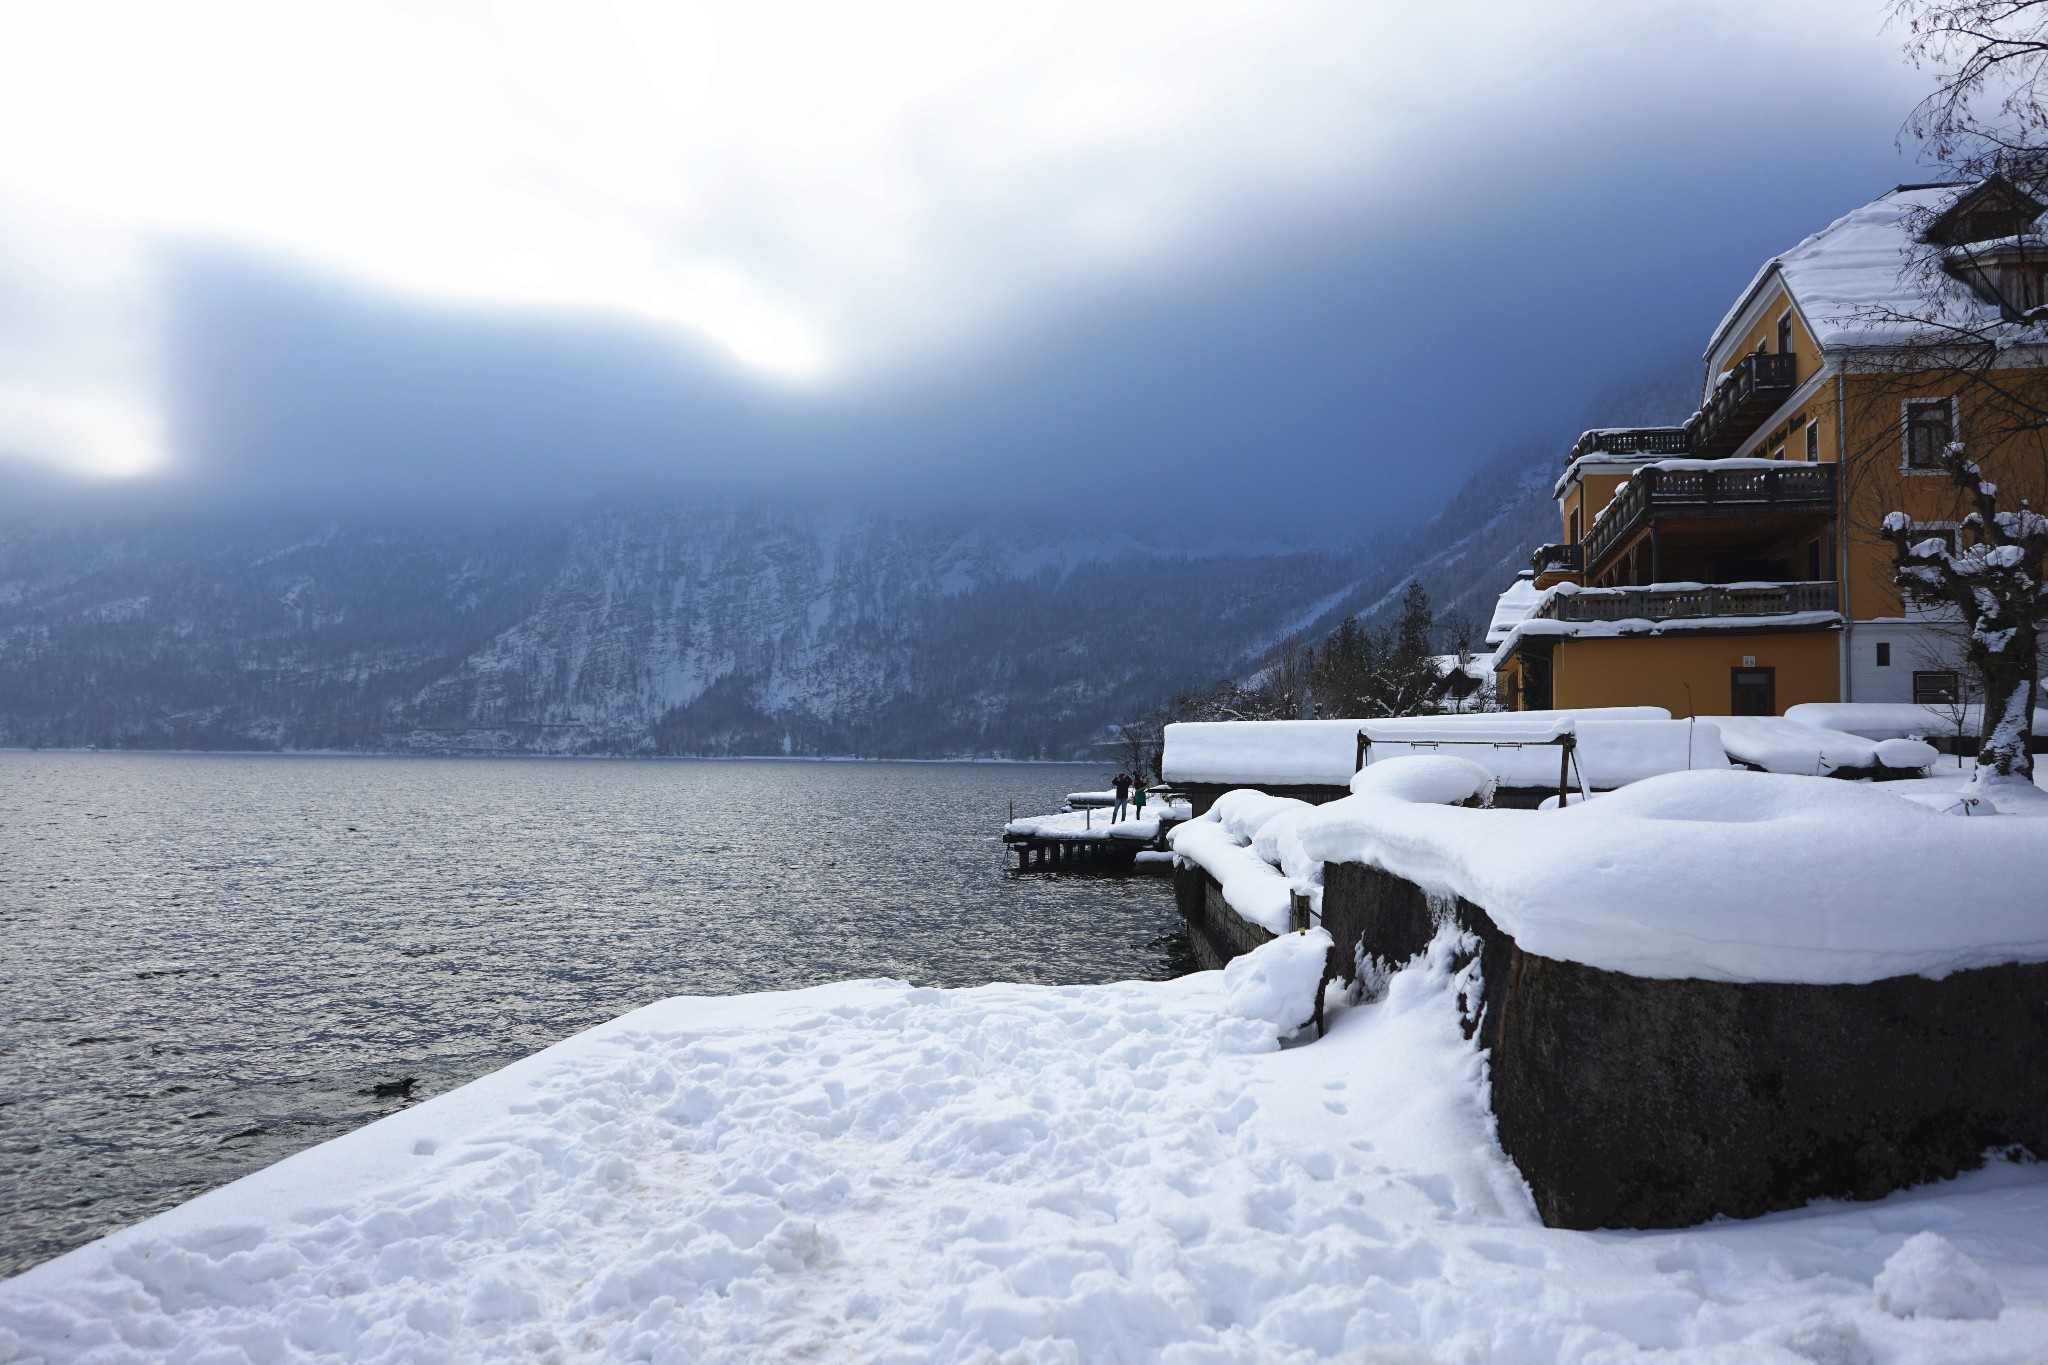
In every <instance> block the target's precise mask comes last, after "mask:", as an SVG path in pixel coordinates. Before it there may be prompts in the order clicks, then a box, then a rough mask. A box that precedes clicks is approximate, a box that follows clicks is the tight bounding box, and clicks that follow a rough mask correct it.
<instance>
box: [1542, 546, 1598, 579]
mask: <svg viewBox="0 0 2048 1365" xmlns="http://www.w3.org/2000/svg"><path fill="white" fill-rule="evenodd" d="M1529 567H1530V568H1532V569H1534V570H1535V571H1536V572H1537V573H1539V574H1543V573H1579V572H1582V571H1583V570H1584V569H1585V567H1586V550H1585V547H1584V546H1582V545H1544V546H1541V547H1539V548H1538V549H1537V551H1536V553H1535V554H1533V555H1530V556H1529Z"/></svg>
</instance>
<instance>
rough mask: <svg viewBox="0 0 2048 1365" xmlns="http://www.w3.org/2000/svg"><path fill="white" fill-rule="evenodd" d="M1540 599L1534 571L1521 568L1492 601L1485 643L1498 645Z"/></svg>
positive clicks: (1541, 598) (1541, 595)
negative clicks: (1502, 591)
mask: <svg viewBox="0 0 2048 1365" xmlns="http://www.w3.org/2000/svg"><path fill="white" fill-rule="evenodd" d="M1542 600H1543V594H1542V593H1541V592H1540V591H1538V589H1537V587H1536V574H1535V571H1534V570H1528V569H1525V570H1523V571H1522V573H1521V574H1520V575H1519V576H1518V577H1516V579H1515V581H1514V582H1512V583H1510V584H1508V590H1507V591H1506V592H1504V593H1502V594H1501V595H1500V597H1499V599H1498V600H1497V601H1495V602H1494V604H1493V619H1492V620H1491V621H1490V622H1488V623H1487V626H1486V643H1488V644H1490V645H1498V644H1499V643H1500V642H1501V641H1503V640H1505V639H1507V638H1508V632H1510V631H1512V630H1513V629H1514V628H1515V627H1516V626H1518V625H1520V624H1521V623H1522V622H1523V621H1524V620H1526V619H1527V618H1528V615H1529V613H1530V612H1532V611H1534V610H1536V604H1537V603H1538V602H1541V601H1542Z"/></svg>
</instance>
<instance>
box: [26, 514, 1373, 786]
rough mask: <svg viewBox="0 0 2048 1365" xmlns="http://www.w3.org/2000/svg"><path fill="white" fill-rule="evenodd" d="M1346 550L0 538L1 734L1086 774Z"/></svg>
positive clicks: (919, 535) (529, 538) (681, 523)
mask: <svg viewBox="0 0 2048 1365" xmlns="http://www.w3.org/2000/svg"><path fill="white" fill-rule="evenodd" d="M1365 573H1366V568H1365V566H1364V565H1362V563H1361V562H1360V561H1359V558H1358V556H1357V555H1355V554H1353V555H1344V554H1321V553H1291V554H1283V553H1254V552H1248V551H1234V552H1222V553H1210V554H1200V555H1198V554H1192V553H1177V552H1170V551H1166V550H1162V549H1159V548H1157V547H1152V546H1148V545H1145V544H1143V543H1140V542H1136V541H1132V540H1128V539H1122V540H1112V541H1092V542H1088V541H1076V540H1073V539H1071V538H1064V539H1063V538H1061V537H1060V536H1059V535H1058V534H1057V533H1056V532H1053V531H1051V530H1039V531H1031V530H1028V529H1026V530H1019V529H1016V528H1009V527H992V526H990V525H989V524H987V523H985V522H984V523H977V522H976V521H974V520H972V519H966V518H951V519H949V518H945V517H939V516H924V517H913V516H894V515H883V514H857V515H856V514H844V513H828V512H824V511H821V510H818V509H814V508H806V507H803V506H801V505H798V504H795V503H773V502H762V501H754V502H722V503H691V502H684V501H673V502H655V503H648V502H641V503H636V504H631V505H628V504H611V505H600V506H594V507H591V508H588V509H585V510H582V511H579V512H577V513H574V514H571V515H564V516H559V517H528V518H524V519H517V520H500V521H495V522H492V521H465V520H461V519H443V520H416V521H411V522H403V521H397V520H390V521H384V522H377V521H374V520H365V519H361V518H352V519H338V520H334V521H329V522H324V523H309V522H307V521H305V520H303V519H294V518H286V517H246V518H242V519H238V520H233V519H231V520H216V521H213V522H211V523H208V524H203V525H202V524H193V523H191V522H188V521H178V522H177V524H176V525H175V526H172V525H167V524H160V523H158V522H153V521H151V520H150V519H148V518H144V517H131V518H129V519H127V520H125V521H120V522H111V521H106V520H99V521H86V520H78V521H74V522H72V523H69V524H59V523H58V521H57V519H53V518H49V517H45V518H41V519H39V521H38V522H37V523H36V524H33V525H22V526H18V527H15V528H12V529H0V744H4V745H13V746H44V745H60V746H80V745H87V744H95V745H99V746H102V747H139V748H166V747H174V748H197V749H289V750H312V749H317V750H374V751H390V752H419V753H462V752H513V753H578V754H580V753H612V754H664V753H673V754H763V753H791V754H861V755H876V756H891V757H943V756H957V755H981V756H1007V757H1061V758H1065V757H1081V756H1086V755H1087V754H1088V753H1089V752H1090V751H1091V747H1092V746H1095V745H1097V744H1098V743H1099V742H1100V741H1101V739H1102V737H1103V734H1104V731H1105V729H1106V727H1108V726H1109V725H1110V724H1111V723H1113V722H1114V721H1116V720H1118V719H1121V718H1124V717H1126V716H1128V715H1131V714H1135V713H1137V712H1139V711H1142V710H1144V709H1145V708H1146V707H1148V706H1149V705H1151V704H1152V703H1153V702H1155V701H1156V700H1158V699H1159V698H1160V697H1162V696H1165V695H1167V694H1170V693H1171V692H1173V691H1175V690H1178V689H1179V688H1182V687H1185V686H1188V685H1189V684H1192V683H1199V682H1206V681H1208V680H1210V679H1213V678H1215V677H1218V676H1221V675H1223V674H1226V673H1229V672H1231V671H1233V670H1237V669H1241V668H1244V667H1246V666H1248V665H1249V663H1250V662H1251V661H1252V660H1254V659H1256V657H1257V656H1258V655H1259V654H1260V653H1261V652H1262V651H1263V650H1264V649H1266V648H1267V647H1268V646H1270V645H1271V644H1272V643H1273V641H1274V640H1275V639H1277V638H1278V635H1279V634H1280V633H1282V632H1281V631H1280V630H1279V629H1278V627H1277V626H1276V623H1285V622H1289V621H1292V620H1295V619H1297V618H1300V617H1301V616H1302V615H1303V614H1304V612H1310V613H1313V611H1314V610H1315V609H1316V608H1317V607H1318V605H1319V604H1321V603H1325V602H1327V601H1332V600H1336V599H1337V598H1339V597H1341V596H1343V595H1345V594H1346V593H1347V592H1348V591H1350V590H1352V589H1353V588H1355V586H1356V585H1357V583H1358V582H1359V581H1360V580H1361V579H1362V578H1363V577H1364V576H1365Z"/></svg>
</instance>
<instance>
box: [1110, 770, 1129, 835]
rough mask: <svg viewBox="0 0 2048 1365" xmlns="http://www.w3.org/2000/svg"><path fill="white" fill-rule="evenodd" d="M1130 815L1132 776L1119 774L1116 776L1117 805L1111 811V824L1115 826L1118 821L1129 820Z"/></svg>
mask: <svg viewBox="0 0 2048 1365" xmlns="http://www.w3.org/2000/svg"><path fill="white" fill-rule="evenodd" d="M1130 813H1131V775H1130V774H1129V773H1118V774H1117V775H1116V805H1115V806H1114V807H1113V808H1112V809H1111V810H1110V813H1109V819H1110V823H1111V824H1115V823H1116V822H1117V821H1119V820H1122V819H1125V818H1127V817H1128V816H1129V815H1130Z"/></svg>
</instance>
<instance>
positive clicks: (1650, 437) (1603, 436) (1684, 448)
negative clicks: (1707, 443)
mask: <svg viewBox="0 0 2048 1365" xmlns="http://www.w3.org/2000/svg"><path fill="white" fill-rule="evenodd" d="M1602 451H1605V452H1607V453H1609V454H1613V455H1687V454H1690V453H1691V452H1692V446H1691V437H1690V436H1689V435H1688V433H1687V431H1686V429H1685V428H1684V427H1601V428H1597V429H1595V430H1593V431H1588V432H1586V433H1584V434H1583V435H1581V436H1580V437H1579V439H1578V441H1577V443H1576V444H1574V445H1573V446H1572V448H1571V453H1570V454H1568V455H1566V456H1565V457H1564V462H1565V463H1566V464H1570V463H1571V462H1572V461H1573V460H1576V459H1579V458H1581V457H1582V456H1586V455H1595V454H1599V453H1600V452H1602Z"/></svg>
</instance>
